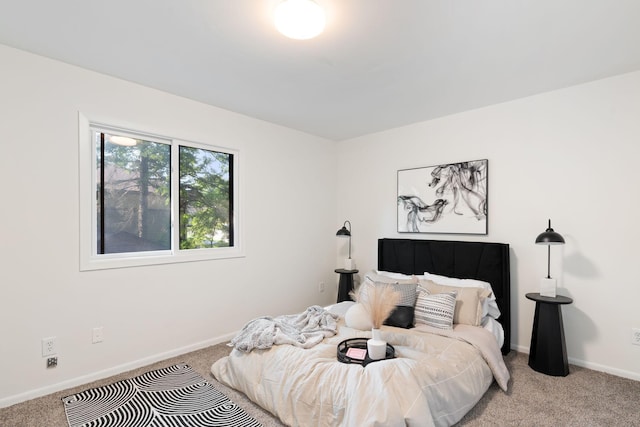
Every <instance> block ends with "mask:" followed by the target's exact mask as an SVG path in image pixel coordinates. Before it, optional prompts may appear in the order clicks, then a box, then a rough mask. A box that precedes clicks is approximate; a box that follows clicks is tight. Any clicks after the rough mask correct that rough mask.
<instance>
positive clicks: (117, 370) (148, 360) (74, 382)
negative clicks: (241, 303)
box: [0, 332, 237, 408]
mask: <svg viewBox="0 0 640 427" xmlns="http://www.w3.org/2000/svg"><path fill="white" fill-rule="evenodd" d="M236 334H237V332H233V333H230V334H227V335H222V336H219V337H216V338H211V339H209V340H206V341H201V342H199V343H195V344H191V345H188V346H185V347H181V348H176V349H174V350H170V351H167V352H164V353H159V354H155V355H153V356H149V357H145V358H143V359H138V360H134V361H132V362H129V363H124V364H122V365H118V366H114V367H112V368H109V369H104V370H102V371H97V372H92V373H90V374H87V375H82V376H80V377H76V378H72V379H69V380H66V381H62V382H59V383H56V384H52V385H48V386H46V387H42V388H37V389H35V390H29V391H27V392H24V393H20V394H16V395H13V396H9V397H5V398H3V399H0V408H6V407H8V406H11V405H15V404H16V403H21V402H25V401H27V400H31V399H35V398H37V397H41V396H46V395H47V394H51V393H55V392H57V391H61V390H66V389H68V388H71V387H76V386H79V385H82V384H87V383H90V382H93V381H96V380H101V379H103V378H108V377H111V376H113V375H117V374H121V373H122V372H126V371H130V370H132V369H137V368H140V367H142V366H146V365H150V364H152V363H155V362H159V361H161V360H165V359H170V358H172V357H175V356H180V355H181V354H185V353H190V352H192V351H196V350H200V349H203V348H205V347H210V346H212V345H216V344H220V343H222V342H226V341H229V340H231V339H232V338H233V337H234V336H235V335H236Z"/></svg>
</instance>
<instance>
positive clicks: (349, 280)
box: [335, 268, 358, 302]
mask: <svg viewBox="0 0 640 427" xmlns="http://www.w3.org/2000/svg"><path fill="white" fill-rule="evenodd" d="M335 271H336V273H338V274H340V281H339V282H338V302H342V301H352V299H351V296H350V295H349V292H351V291H352V290H353V275H354V274H355V273H357V272H358V270H345V269H343V268H338V269H336V270H335Z"/></svg>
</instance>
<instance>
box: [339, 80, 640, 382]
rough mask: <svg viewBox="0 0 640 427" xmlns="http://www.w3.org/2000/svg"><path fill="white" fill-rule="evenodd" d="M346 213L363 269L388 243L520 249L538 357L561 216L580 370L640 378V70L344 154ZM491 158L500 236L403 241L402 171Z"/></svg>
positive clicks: (521, 329)
mask: <svg viewBox="0 0 640 427" xmlns="http://www.w3.org/2000/svg"><path fill="white" fill-rule="evenodd" d="M339 154H340V157H339V164H338V182H339V186H338V201H339V203H338V215H337V219H338V220H341V219H342V218H349V219H350V220H351V221H352V222H353V226H354V230H355V231H354V233H353V245H354V258H355V259H356V262H357V263H358V266H359V268H360V271H361V272H362V271H363V270H367V269H371V268H375V266H376V257H377V253H376V239H378V238H380V237H406V238H423V239H428V238H432V239H433V238H435V239H448V240H455V239H467V240H480V241H495V242H504V243H509V244H510V245H511V263H512V265H511V278H512V300H511V303H512V307H513V318H512V328H513V335H512V347H515V348H517V349H518V350H520V351H523V352H528V349H529V344H530V339H531V326H532V320H533V312H534V306H535V303H534V302H533V301H529V300H528V299H526V298H525V293H527V292H537V291H538V288H539V279H540V278H542V277H544V276H546V268H547V265H546V264H547V262H546V261H547V260H546V247H543V246H537V245H535V244H534V240H535V238H536V236H537V235H538V234H539V233H541V232H542V231H544V229H545V228H546V225H547V219H548V218H551V220H552V225H553V227H554V228H555V230H556V231H557V232H559V233H561V234H562V235H563V236H564V237H565V239H566V242H567V244H566V245H565V246H562V247H553V248H552V251H553V256H552V271H551V275H552V276H554V277H558V278H559V291H558V293H559V294H563V295H566V296H570V297H572V298H573V299H574V303H573V304H572V305H570V306H564V307H563V316H564V326H565V334H566V343H567V352H568V356H569V359H570V362H573V363H577V364H580V365H584V366H588V367H591V368H594V369H597V370H604V371H608V372H611V373H614V374H618V375H621V376H627V377H630V378H635V379H640V346H634V345H631V344H630V343H631V328H640V309H639V308H638V301H640V280H639V279H638V268H637V265H638V242H640V225H639V224H640V220H639V219H638V218H639V216H640V191H639V188H638V186H639V184H640V173H639V167H638V164H639V162H640V72H636V73H631V74H626V75H622V76H618V77H615V78H610V79H606V80H600V81H596V82H592V83H589V84H584V85H581V86H576V87H572V88H568V89H565V90H559V91H555V92H551V93H546V94H541V95H538V96H533V97H528V98H525V99H520V100H517V101H514V102H509V103H504V104H500V105H495V106H491V107H487V108H483V109H479V110H474V111H470V112H466V113H462V114H457V115H453V116H449V117H444V118H441V119H437V120H432V121H427V122H422V123H417V124H414V125H411V126H406V127H402V128H398V129H393V130H389V131H386V132H381V133H377V134H373V135H368V136H364V137H361V138H356V139H352V140H349V141H345V142H342V143H341V144H340V145H339ZM485 158H486V159H489V234H488V235H487V236H454V235H429V234H402V235H400V234H398V233H397V232H396V195H397V194H396V172H397V170H398V169H405V168H413V167H422V166H431V165H437V164H442V163H448V162H458V161H465V160H475V159H485Z"/></svg>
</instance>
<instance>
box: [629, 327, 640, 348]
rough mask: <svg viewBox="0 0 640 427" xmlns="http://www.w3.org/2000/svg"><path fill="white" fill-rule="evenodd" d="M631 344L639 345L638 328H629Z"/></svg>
mask: <svg viewBox="0 0 640 427" xmlns="http://www.w3.org/2000/svg"><path fill="white" fill-rule="evenodd" d="M631 344H635V345H640V329H637V328H632V329H631Z"/></svg>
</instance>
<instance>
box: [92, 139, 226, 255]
mask: <svg viewBox="0 0 640 427" xmlns="http://www.w3.org/2000/svg"><path fill="white" fill-rule="evenodd" d="M94 135H95V138H96V163H97V164H96V182H97V206H96V207H97V209H96V213H97V230H96V231H97V253H98V254H114V253H130V252H149V251H169V250H171V249H172V237H171V236H172V226H171V223H172V220H171V207H172V204H173V203H174V201H173V200H172V197H173V195H172V194H171V188H172V184H171V183H172V179H174V180H175V179H178V189H179V191H178V192H179V195H178V199H179V200H178V203H177V206H178V208H177V211H178V212H177V220H178V227H179V232H178V240H179V242H178V244H179V248H180V249H200V248H217V247H229V246H233V245H234V242H233V154H229V153H223V152H217V151H212V150H205V149H201V148H196V147H190V146H184V145H176V148H177V151H174V152H175V153H177V154H178V158H179V161H178V171H177V176H176V177H172V173H171V157H172V156H171V154H172V144H171V142H155V141H149V140H145V139H135V138H129V137H125V136H121V135H117V134H112V133H107V132H98V131H96V132H95V133H94Z"/></svg>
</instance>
